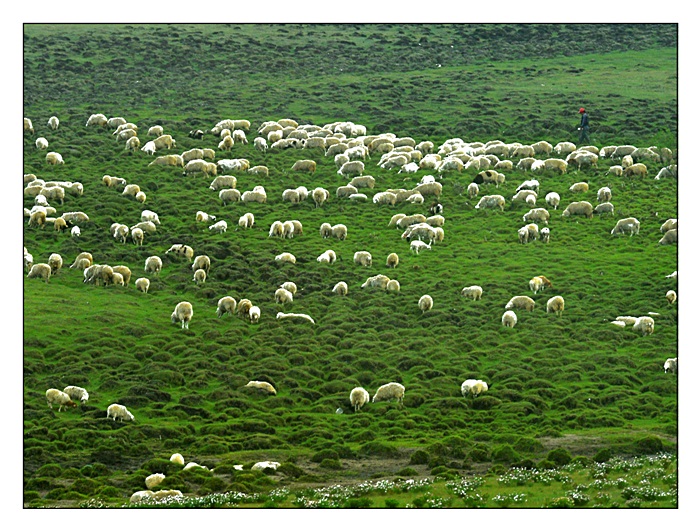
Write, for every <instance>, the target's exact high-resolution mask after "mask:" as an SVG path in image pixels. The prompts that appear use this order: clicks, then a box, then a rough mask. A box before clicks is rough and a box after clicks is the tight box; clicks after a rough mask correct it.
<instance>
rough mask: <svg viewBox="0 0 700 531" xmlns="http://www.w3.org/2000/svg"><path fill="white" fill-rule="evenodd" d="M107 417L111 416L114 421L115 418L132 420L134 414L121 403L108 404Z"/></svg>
mask: <svg viewBox="0 0 700 531" xmlns="http://www.w3.org/2000/svg"><path fill="white" fill-rule="evenodd" d="M107 418H108V419H109V418H111V419H113V420H114V421H115V422H116V421H117V419H119V420H120V421H125V420H134V415H132V414H131V412H130V411H129V410H128V409H126V407H125V406H122V405H121V404H110V405H109V407H108V408H107Z"/></svg>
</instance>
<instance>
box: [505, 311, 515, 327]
mask: <svg viewBox="0 0 700 531" xmlns="http://www.w3.org/2000/svg"><path fill="white" fill-rule="evenodd" d="M517 323H518V316H517V315H515V312H514V311H512V310H508V311H506V312H504V313H503V316H502V317H501V324H502V325H503V326H505V327H506V328H513V327H515V325H516V324H517Z"/></svg>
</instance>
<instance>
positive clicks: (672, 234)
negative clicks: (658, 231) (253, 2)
mask: <svg viewBox="0 0 700 531" xmlns="http://www.w3.org/2000/svg"><path fill="white" fill-rule="evenodd" d="M672 243H678V229H670V230H668V231H666V234H664V237H663V238H661V239H660V240H659V244H660V245H669V244H672Z"/></svg>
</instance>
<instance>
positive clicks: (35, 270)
mask: <svg viewBox="0 0 700 531" xmlns="http://www.w3.org/2000/svg"><path fill="white" fill-rule="evenodd" d="M50 277H51V266H50V265H49V264H32V266H31V268H30V269H29V272H28V273H27V278H42V279H44V282H46V283H47V284H48V283H49V278H50Z"/></svg>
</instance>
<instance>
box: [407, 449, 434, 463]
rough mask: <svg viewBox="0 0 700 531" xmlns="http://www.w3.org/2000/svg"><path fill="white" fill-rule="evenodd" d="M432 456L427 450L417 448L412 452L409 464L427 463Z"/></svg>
mask: <svg viewBox="0 0 700 531" xmlns="http://www.w3.org/2000/svg"><path fill="white" fill-rule="evenodd" d="M429 459H430V456H429V455H428V452H426V451H425V450H416V451H415V452H413V453H412V454H411V459H410V460H409V461H408V464H409V465H426V464H428V460H429Z"/></svg>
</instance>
